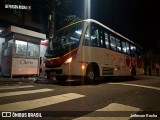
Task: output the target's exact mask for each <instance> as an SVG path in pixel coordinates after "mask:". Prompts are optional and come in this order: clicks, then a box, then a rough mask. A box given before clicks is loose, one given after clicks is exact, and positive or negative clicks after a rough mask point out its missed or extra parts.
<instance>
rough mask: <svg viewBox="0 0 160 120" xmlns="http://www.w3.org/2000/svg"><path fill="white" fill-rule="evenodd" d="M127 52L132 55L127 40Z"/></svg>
mask: <svg viewBox="0 0 160 120" xmlns="http://www.w3.org/2000/svg"><path fill="white" fill-rule="evenodd" d="M126 50H127V51H126V52H127V54H128V55H130V49H129V43H128V42H126Z"/></svg>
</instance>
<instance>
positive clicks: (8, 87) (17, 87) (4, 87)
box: [0, 85, 35, 90]
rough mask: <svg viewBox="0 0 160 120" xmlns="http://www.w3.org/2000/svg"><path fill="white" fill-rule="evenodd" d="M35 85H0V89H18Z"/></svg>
mask: <svg viewBox="0 0 160 120" xmlns="http://www.w3.org/2000/svg"><path fill="white" fill-rule="evenodd" d="M31 87H35V86H33V85H26V86H1V87H0V90H8V89H19V88H31Z"/></svg>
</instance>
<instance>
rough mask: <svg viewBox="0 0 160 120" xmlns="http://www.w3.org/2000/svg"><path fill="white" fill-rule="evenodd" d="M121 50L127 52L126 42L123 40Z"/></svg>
mask: <svg viewBox="0 0 160 120" xmlns="http://www.w3.org/2000/svg"><path fill="white" fill-rule="evenodd" d="M122 52H123V53H124V54H126V53H127V47H126V43H125V42H124V41H122Z"/></svg>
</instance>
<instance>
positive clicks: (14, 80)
mask: <svg viewBox="0 0 160 120" xmlns="http://www.w3.org/2000/svg"><path fill="white" fill-rule="evenodd" d="M41 79H43V80H47V79H46V77H45V76H44V75H43V74H41V75H40V76H39V77H38V76H32V77H23V76H22V77H13V78H10V77H2V76H0V85H1V84H11V83H17V82H26V83H27V82H28V83H33V82H36V81H37V80H41Z"/></svg>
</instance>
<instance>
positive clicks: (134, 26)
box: [73, 0, 160, 53]
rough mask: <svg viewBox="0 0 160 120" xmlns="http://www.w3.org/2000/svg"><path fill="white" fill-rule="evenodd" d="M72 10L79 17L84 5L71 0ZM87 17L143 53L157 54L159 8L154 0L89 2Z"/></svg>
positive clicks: (159, 35)
mask: <svg viewBox="0 0 160 120" xmlns="http://www.w3.org/2000/svg"><path fill="white" fill-rule="evenodd" d="M73 3H74V9H73V10H74V11H79V12H77V13H79V15H80V14H82V13H81V12H80V11H83V9H84V7H83V6H84V5H83V4H84V3H83V2H82V1H80V0H73ZM91 3H92V4H91V8H92V10H91V18H93V19H96V20H98V21H100V22H102V23H103V24H105V25H106V26H108V27H110V28H112V29H113V30H115V31H117V32H119V33H120V34H122V35H124V36H126V37H127V38H129V39H131V40H133V41H134V42H136V43H138V44H140V45H141V46H142V47H144V50H146V51H149V50H152V51H154V52H158V53H159V52H160V7H159V1H158V0H157V1H156V0H91Z"/></svg>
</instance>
